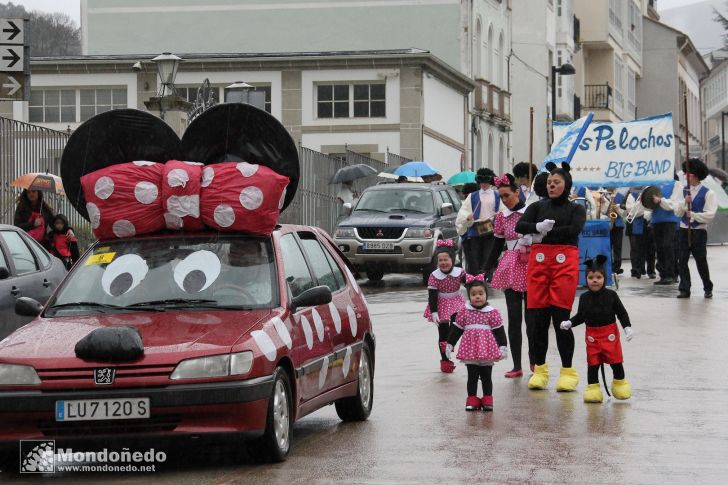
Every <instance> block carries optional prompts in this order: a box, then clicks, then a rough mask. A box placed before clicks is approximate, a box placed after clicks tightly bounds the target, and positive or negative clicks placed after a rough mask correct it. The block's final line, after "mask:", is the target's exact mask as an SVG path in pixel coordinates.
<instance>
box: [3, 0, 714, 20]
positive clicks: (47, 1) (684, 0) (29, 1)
mask: <svg viewBox="0 0 728 485" xmlns="http://www.w3.org/2000/svg"><path fill="white" fill-rule="evenodd" d="M3 1H4V2H7V1H12V2H13V3H15V4H20V5H23V6H24V7H25V8H26V9H28V10H41V11H44V12H64V13H67V14H68V15H70V16H71V18H72V19H73V20H75V21H76V23H77V24H80V23H81V21H80V17H81V8H80V3H81V2H80V0H3ZM517 1H526V0H517ZM699 1H701V0H657V8H658V9H659V10H667V9H669V8H674V7H682V6H684V5H690V4H691V3H697V2H699Z"/></svg>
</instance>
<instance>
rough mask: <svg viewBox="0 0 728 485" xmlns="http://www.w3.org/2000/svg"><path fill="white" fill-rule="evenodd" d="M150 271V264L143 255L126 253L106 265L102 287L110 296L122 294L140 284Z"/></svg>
mask: <svg viewBox="0 0 728 485" xmlns="http://www.w3.org/2000/svg"><path fill="white" fill-rule="evenodd" d="M148 272H149V266H148V265H147V262H146V261H145V260H144V259H142V257H141V256H139V255H137V254H125V255H124V256H120V257H118V258H116V259H115V260H114V261H113V262H112V263H110V264H109V265H108V266H107V267H106V269H105V270H104V275H103V276H102V277H101V287H102V288H103V290H104V291H105V292H106V293H107V294H108V295H110V296H121V295H123V294H125V293H129V292H130V291H131V290H133V289H134V288H136V287H137V286H139V283H141V282H142V280H144V278H145V277H146V276H147V273H148Z"/></svg>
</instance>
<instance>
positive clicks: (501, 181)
mask: <svg viewBox="0 0 728 485" xmlns="http://www.w3.org/2000/svg"><path fill="white" fill-rule="evenodd" d="M493 184H494V185H495V186H496V187H501V186H503V185H511V179H509V178H508V175H507V174H505V173H504V174H503V175H501V176H500V177H495V178H493Z"/></svg>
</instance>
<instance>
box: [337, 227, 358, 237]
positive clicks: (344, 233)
mask: <svg viewBox="0 0 728 485" xmlns="http://www.w3.org/2000/svg"><path fill="white" fill-rule="evenodd" d="M334 237H344V238H351V237H355V236H354V228H353V227H340V228H338V229H337V230H336V232H335V233H334Z"/></svg>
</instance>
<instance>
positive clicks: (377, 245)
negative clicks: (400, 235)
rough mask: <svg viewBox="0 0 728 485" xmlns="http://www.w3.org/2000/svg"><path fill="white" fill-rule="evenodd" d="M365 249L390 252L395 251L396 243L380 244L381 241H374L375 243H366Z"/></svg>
mask: <svg viewBox="0 0 728 485" xmlns="http://www.w3.org/2000/svg"><path fill="white" fill-rule="evenodd" d="M364 249H365V250H366V249H385V250H388V251H392V250H394V243H392V242H379V241H373V242H365V243H364Z"/></svg>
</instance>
